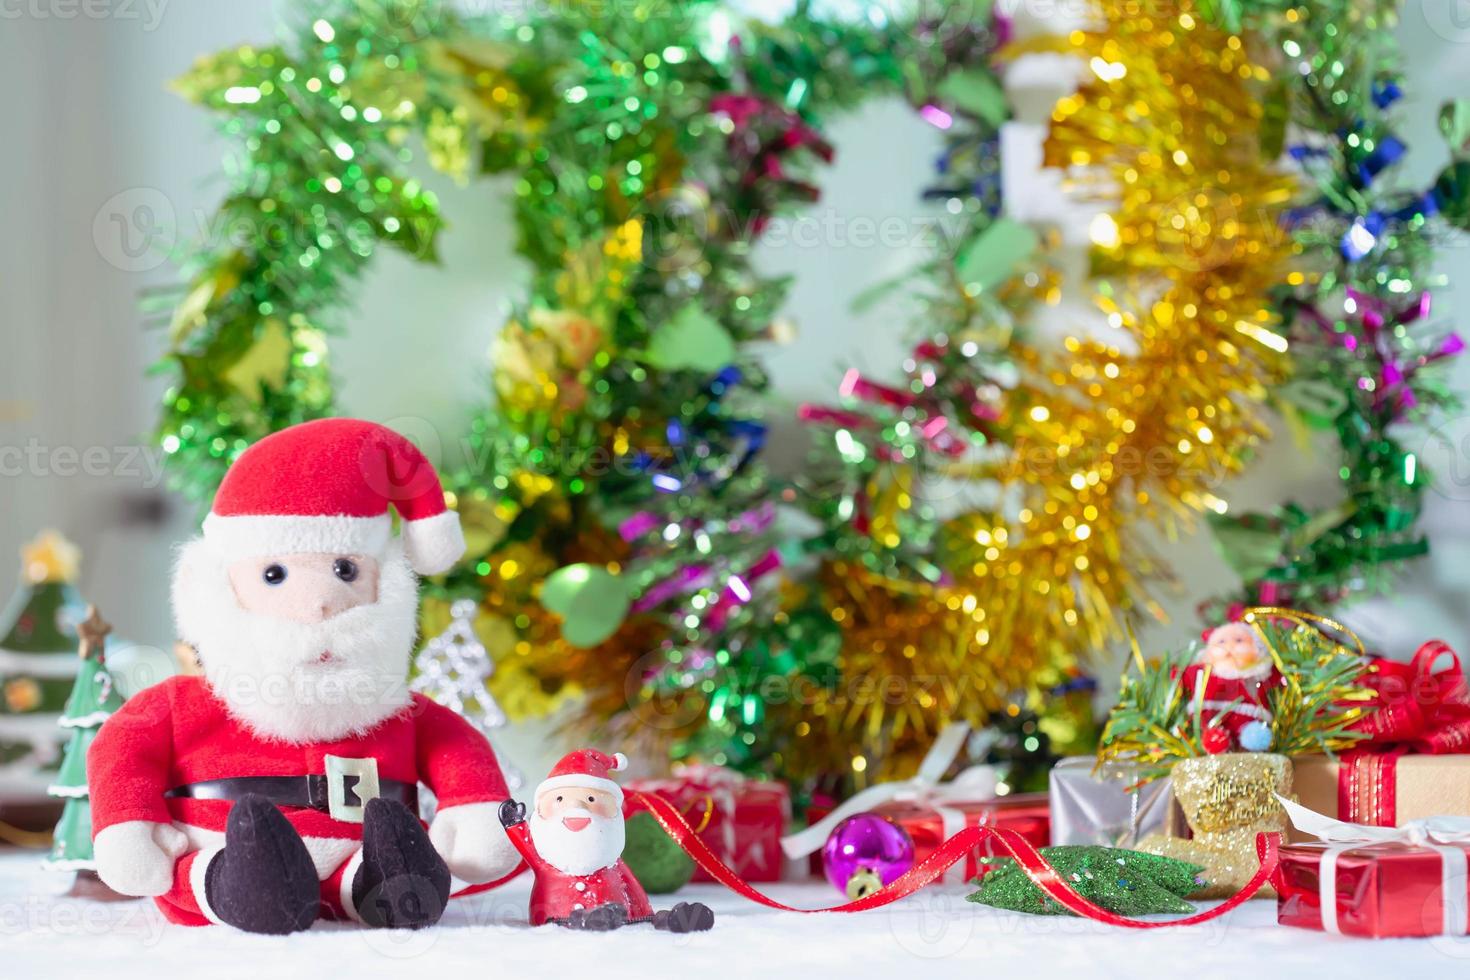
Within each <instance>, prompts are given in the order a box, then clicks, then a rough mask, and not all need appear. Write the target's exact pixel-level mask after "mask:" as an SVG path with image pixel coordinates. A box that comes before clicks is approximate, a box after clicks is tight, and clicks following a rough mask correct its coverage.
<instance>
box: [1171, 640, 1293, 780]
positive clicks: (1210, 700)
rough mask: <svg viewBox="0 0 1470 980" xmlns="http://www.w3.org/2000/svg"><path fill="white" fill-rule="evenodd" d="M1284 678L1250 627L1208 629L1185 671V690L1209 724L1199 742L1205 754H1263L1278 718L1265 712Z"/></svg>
mask: <svg viewBox="0 0 1470 980" xmlns="http://www.w3.org/2000/svg"><path fill="white" fill-rule="evenodd" d="M1280 681H1281V677H1280V674H1279V673H1278V672H1277V671H1276V667H1275V663H1274V662H1273V661H1272V659H1271V651H1270V649H1269V648H1268V647H1267V646H1266V640H1265V638H1264V637H1263V636H1261V634H1260V633H1259V632H1257V631H1256V630H1255V629H1254V628H1252V627H1251V626H1250V625H1249V624H1247V623H1239V622H1236V623H1225V624H1223V625H1221V626H1217V627H1215V628H1214V629H1212V630H1210V632H1209V635H1208V636H1207V637H1206V638H1205V645H1204V647H1203V648H1202V649H1201V650H1200V651H1199V654H1198V655H1197V656H1196V657H1195V662H1194V663H1193V664H1191V665H1190V666H1189V667H1187V668H1185V670H1184V675H1183V678H1182V686H1183V688H1184V691H1185V693H1187V694H1188V695H1189V696H1190V697H1191V698H1193V699H1196V700H1198V702H1199V705H1200V717H1201V719H1202V720H1203V721H1204V722H1206V727H1205V729H1204V730H1203V731H1202V732H1201V733H1200V740H1201V743H1202V744H1203V747H1204V749H1205V751H1206V752H1209V753H1210V754H1211V755H1216V754H1219V753H1222V752H1231V751H1246V752H1264V751H1267V750H1268V749H1270V747H1271V743H1272V739H1273V736H1272V730H1271V725H1272V723H1273V722H1274V720H1275V719H1274V718H1273V716H1272V714H1271V712H1270V710H1269V709H1268V707H1267V703H1268V693H1269V691H1270V689H1271V687H1272V686H1273V685H1275V684H1279V683H1280Z"/></svg>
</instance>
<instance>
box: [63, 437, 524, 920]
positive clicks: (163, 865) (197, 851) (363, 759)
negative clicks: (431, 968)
mask: <svg viewBox="0 0 1470 980" xmlns="http://www.w3.org/2000/svg"><path fill="white" fill-rule="evenodd" d="M390 508H391V509H392V510H396V511H397V513H398V516H399V519H400V522H401V526H402V529H403V530H402V535H401V536H400V537H397V538H395V537H393V536H392V534H391V517H390V514H389V511H390ZM463 550H464V539H463V537H462V535H461V533H460V529H459V521H458V517H457V516H456V515H455V514H454V512H452V511H449V510H447V509H446V508H445V504H444V493H443V489H442V488H441V486H440V483H439V478H438V475H437V473H435V471H434V468H433V466H432V465H431V464H430V463H429V461H428V460H427V459H425V458H424V456H423V455H422V454H421V453H420V452H419V451H418V450H417V449H416V448H415V447H414V446H413V445H412V444H411V443H409V442H408V440H406V439H404V438H403V437H402V436H400V435H398V434H397V433H395V432H393V431H391V430H389V429H386V428H384V427H383V426H380V425H376V424H374V423H371V422H360V421H356V420H352V419H327V420H322V421H317V422H308V423H305V424H302V425H298V426H294V427H292V428H290V429H285V430H283V431H281V432H278V433H276V434H274V435H272V436H269V437H267V438H266V439H263V440H261V441H260V442H259V443H257V444H256V445H254V446H252V447H250V449H248V450H246V451H245V453H243V454H242V455H241V456H240V458H239V459H238V460H237V461H236V462H235V464H234V465H233V466H232V467H231V468H230V471H229V473H228V474H226V476H225V479H224V481H223V483H222V484H221V485H220V489H219V492H218V494H217V495H216V497H215V501H214V506H213V508H212V509H211V511H210V514H209V516H208V518H206V520H205V522H204V533H203V534H202V535H201V536H200V537H198V538H196V539H195V540H193V541H191V542H189V543H188V544H186V545H185V546H184V548H183V549H182V550H181V552H180V555H179V560H178V563H177V566H176V568H175V574H174V581H173V600H174V613H175V617H176V620H177V623H178V628H179V635H180V637H181V639H182V640H183V641H185V642H187V643H189V644H190V645H192V646H193V647H194V649H195V650H196V651H197V654H198V659H199V662H200V666H201V669H202V676H199V677H175V678H172V679H170V680H168V681H165V682H164V683H162V684H158V685H156V686H154V687H152V688H149V689H147V690H145V691H143V692H141V693H140V694H138V695H137V696H135V697H134V698H133V699H132V700H131V701H129V702H128V703H127V705H126V706H124V708H123V709H122V710H121V711H119V712H117V713H115V714H114V715H113V717H112V718H111V719H109V720H108V722H107V723H106V724H105V725H104V726H103V728H102V730H101V732H100V733H99V735H98V737H97V740H96V742H95V743H94V745H93V747H92V751H91V754H90V766H89V770H90V775H91V796H92V810H93V827H94V832H95V835H96V839H95V851H96V855H97V864H98V873H99V874H100V876H101V877H102V879H103V881H105V882H106V883H107V884H109V885H110V886H112V887H113V888H114V889H115V890H117V891H119V892H122V893H124V894H128V895H140V896H143V895H146V896H152V897H154V898H156V900H157V901H158V904H159V907H160V908H161V909H162V910H163V912H164V915H165V916H166V917H167V918H168V919H169V920H170V921H172V922H176V923H181V924H187V925H208V924H210V923H222V924H227V925H232V926H235V927H237V928H240V929H244V930H246V931H250V932H262V933H289V932H295V931H298V930H301V929H306V928H309V927H310V926H311V924H312V923H313V922H314V921H315V920H316V919H317V918H319V917H326V918H338V919H344V918H345V919H351V920H355V921H358V922H361V923H363V924H365V925H369V926H380V927H397V928H404V927H407V928H420V927H423V926H428V925H432V924H433V923H435V922H437V921H438V919H439V917H440V916H441V915H442V913H443V910H444V905H445V902H446V901H447V899H448V895H449V885H450V874H451V872H452V873H453V874H455V875H458V876H459V877H460V878H462V879H464V880H466V881H470V882H483V881H489V880H492V879H495V878H499V877H502V876H504V875H505V874H506V873H507V872H509V871H510V870H511V869H512V868H513V867H514V866H515V863H516V860H517V854H516V850H515V848H514V847H513V846H512V845H511V843H510V841H509V839H508V838H507V837H506V834H505V833H504V831H503V830H502V828H501V826H500V821H499V819H498V814H499V808H500V804H501V802H502V801H504V800H506V799H507V797H508V796H509V792H508V791H507V789H506V786H505V780H504V779H503V778H502V775H501V771H500V767H499V765H498V763H497V762H496V760H495V755H494V753H493V752H492V750H491V749H490V746H489V743H488V742H486V741H485V739H484V737H483V736H482V735H481V734H480V733H479V732H477V731H476V730H475V729H474V728H473V727H472V726H471V725H470V724H469V723H468V722H467V721H465V720H464V719H463V718H461V717H459V716H458V715H456V714H454V712H452V711H450V710H449V709H447V708H444V707H442V706H440V705H437V704H435V703H433V702H432V701H429V700H428V699H426V698H425V697H423V696H422V695H418V694H412V693H410V691H409V689H408V684H407V674H408V665H409V659H410V656H411V654H412V651H413V644H414V639H415V633H416V621H417V607H418V582H417V579H416V577H415V574H416V573H417V574H434V573H437V572H442V571H444V570H446V569H447V568H449V566H450V565H452V564H453V563H454V562H455V561H456V560H457V559H458V558H459V556H460V555H461V554H462V553H463ZM420 782H422V783H424V784H425V785H427V786H429V787H430V789H432V790H433V791H434V794H435V796H436V797H437V798H438V801H439V810H438V813H437V815H436V817H435V819H434V823H433V825H432V826H431V827H429V828H428V829H427V830H426V829H425V828H424V826H423V824H422V822H421V821H420V820H419V817H418V807H417V792H418V784H419V783H420Z"/></svg>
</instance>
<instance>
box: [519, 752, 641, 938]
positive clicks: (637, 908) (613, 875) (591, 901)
mask: <svg viewBox="0 0 1470 980" xmlns="http://www.w3.org/2000/svg"><path fill="white" fill-rule="evenodd" d="M627 765H628V759H627V757H626V756H624V755H623V754H622V753H621V752H618V753H614V754H613V755H608V754H607V753H605V752H598V751H596V750H594V749H579V750H577V751H575V752H569V753H567V754H566V755H565V756H563V757H562V759H561V761H560V762H558V763H557V764H556V765H555V766H554V767H553V768H552V770H551V772H550V773H548V774H547V777H546V779H544V780H542V782H541V784H540V785H539V786H537V787H536V796H537V798H538V800H539V799H540V798H541V797H542V796H543V795H545V794H547V793H551V792H554V791H555V790H557V789H561V788H589V789H595V790H600V791H602V792H604V793H607V794H609V796H610V797H611V798H612V799H614V800H616V801H617V814H616V816H615V817H602V818H597V819H604V820H608V819H616V820H622V819H623V814H622V805H623V790H622V787H620V786H619V785H618V784H617V783H615V782H613V780H612V778H611V773H613V772H618V771H621V770H623V769H625V768H627ZM522 811H523V812H524V808H522ZM588 819H589V820H590V819H593V817H592V816H591V815H590V814H589V815H588ZM505 832H506V834H507V835H508V836H509V837H510V841H511V843H512V844H514V845H515V848H516V850H517V851H519V852H520V853H521V857H522V858H524V859H525V861H526V864H527V866H529V867H530V869H531V871H532V873H533V874H534V875H535V879H536V880H535V884H534V885H532V886H531V924H532V925H533V926H539V925H544V924H545V923H546V922H548V921H550V920H552V919H566V918H567V917H568V916H570V915H571V914H572V913H573V912H579V911H582V910H584V909H589V910H590V909H595V908H597V907H598V906H599V905H606V904H608V903H609V902H616V903H617V904H619V905H621V906H623V908H624V909H626V910H627V918H628V920H630V921H636V920H639V919H647V918H650V917H652V915H653V907H652V906H651V905H650V904H649V903H648V895H647V893H645V892H644V891H643V886H642V885H640V884H639V883H638V879H637V878H635V877H633V872H631V871H629V870H628V866H627V865H626V864H624V863H623V862H622V860H621V858H618V857H616V856H614V855H609V856H608V857H609V859H610V863H608V864H607V865H605V866H604V867H601V868H598V869H596V870H594V871H589V872H588V873H586V874H573V873H571V872H569V871H565V870H563V869H562V868H559V867H557V866H556V865H555V864H552V863H551V862H550V861H549V860H547V859H546V858H545V857H544V856H542V855H541V854H540V852H538V851H537V849H536V842H535V841H534V840H533V839H532V837H531V827H530V825H529V824H528V823H526V822H525V821H524V820H521V821H519V822H515V823H508V824H507V825H506V828H505ZM594 860H595V858H594Z"/></svg>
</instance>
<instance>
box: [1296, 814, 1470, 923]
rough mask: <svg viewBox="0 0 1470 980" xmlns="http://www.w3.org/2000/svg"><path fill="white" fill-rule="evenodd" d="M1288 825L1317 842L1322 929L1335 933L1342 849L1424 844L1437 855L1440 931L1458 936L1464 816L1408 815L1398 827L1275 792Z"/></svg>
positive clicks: (1464, 898)
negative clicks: (1331, 812) (1338, 814)
mask: <svg viewBox="0 0 1470 980" xmlns="http://www.w3.org/2000/svg"><path fill="white" fill-rule="evenodd" d="M1276 799H1277V801H1278V802H1279V803H1280V804H1281V806H1282V807H1283V808H1284V809H1285V810H1286V815H1287V816H1288V817H1290V818H1291V822H1292V824H1293V825H1294V826H1295V827H1296V829H1297V830H1300V831H1301V832H1302V833H1304V834H1311V835H1312V836H1313V837H1315V838H1317V839H1318V840H1320V841H1322V842H1323V843H1324V844H1325V845H1326V847H1324V848H1323V850H1322V864H1321V867H1320V868H1319V869H1318V872H1317V882H1318V886H1317V897H1318V901H1319V902H1320V904H1321V906H1322V931H1323V932H1330V933H1334V934H1337V933H1340V932H1341V931H1342V930H1341V928H1340V926H1339V925H1338V921H1337V859H1338V858H1339V857H1340V856H1341V855H1342V854H1343V852H1344V851H1350V850H1352V849H1353V848H1354V847H1361V846H1363V845H1369V844H1408V845H1410V846H1413V847H1425V848H1428V849H1429V850H1432V851H1434V852H1435V853H1436V854H1438V855H1439V861H1440V891H1441V893H1442V895H1443V900H1442V901H1443V920H1442V925H1441V934H1442V935H1446V936H1463V935H1465V934H1466V927H1467V919H1470V883H1467V871H1470V859H1467V857H1466V854H1465V849H1464V846H1462V845H1470V817H1429V818H1427V819H1424V820H1410V821H1409V822H1408V823H1406V824H1404V825H1403V826H1402V827H1370V826H1368V825H1366V824H1358V823H1348V822H1347V821H1345V820H1334V819H1333V818H1332V817H1328V816H1324V815H1322V814H1320V813H1317V812H1316V811H1315V810H1309V809H1307V808H1306V807H1304V806H1302V805H1301V804H1300V803H1293V802H1292V801H1291V800H1288V799H1287V798H1286V797H1284V796H1281V795H1279V794H1278V795H1277V797H1276Z"/></svg>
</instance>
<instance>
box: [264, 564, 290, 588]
mask: <svg viewBox="0 0 1470 980" xmlns="http://www.w3.org/2000/svg"><path fill="white" fill-rule="evenodd" d="M260 577H261V578H263V579H265V584H266V585H280V584H281V583H282V582H284V581H286V566H285V565H267V566H265V571H263V572H261V573H260Z"/></svg>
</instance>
